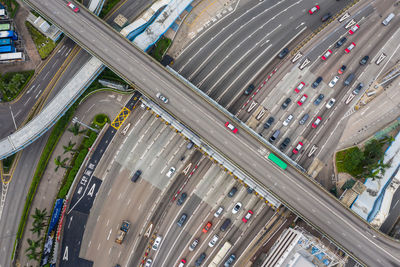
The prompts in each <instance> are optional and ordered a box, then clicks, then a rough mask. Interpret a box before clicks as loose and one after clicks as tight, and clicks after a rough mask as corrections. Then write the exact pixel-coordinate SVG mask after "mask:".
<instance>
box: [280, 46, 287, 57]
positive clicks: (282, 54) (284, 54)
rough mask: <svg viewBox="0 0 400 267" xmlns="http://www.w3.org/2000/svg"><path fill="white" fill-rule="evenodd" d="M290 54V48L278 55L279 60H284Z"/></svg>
mask: <svg viewBox="0 0 400 267" xmlns="http://www.w3.org/2000/svg"><path fill="white" fill-rule="evenodd" d="M288 53H289V48H287V47H286V48H284V49H282V51H281V52H280V53H279V54H278V58H280V59H283V58H284V57H285V56H286V55H287V54H288Z"/></svg>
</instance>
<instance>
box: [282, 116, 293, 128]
mask: <svg viewBox="0 0 400 267" xmlns="http://www.w3.org/2000/svg"><path fill="white" fill-rule="evenodd" d="M292 119H293V115H292V114H290V115H289V116H288V117H287V118H286V120H285V121H284V122H283V126H288V125H289V123H290V121H291V120H292Z"/></svg>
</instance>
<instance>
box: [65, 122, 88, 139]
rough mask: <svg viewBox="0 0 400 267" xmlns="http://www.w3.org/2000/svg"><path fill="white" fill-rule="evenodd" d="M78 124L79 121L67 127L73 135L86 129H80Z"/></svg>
mask: <svg viewBox="0 0 400 267" xmlns="http://www.w3.org/2000/svg"><path fill="white" fill-rule="evenodd" d="M80 127H81V126H80V125H79V123H77V122H75V123H74V125H72V126H71V127H70V128H68V131H70V132H71V133H73V134H74V135H75V136H77V135H79V134H81V133H84V132H86V130H82V131H81V130H80Z"/></svg>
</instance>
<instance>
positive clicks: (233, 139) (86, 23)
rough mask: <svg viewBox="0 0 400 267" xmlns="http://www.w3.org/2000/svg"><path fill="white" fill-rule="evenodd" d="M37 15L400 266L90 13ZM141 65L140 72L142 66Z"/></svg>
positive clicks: (360, 250) (41, 5) (353, 243)
mask: <svg viewBox="0 0 400 267" xmlns="http://www.w3.org/2000/svg"><path fill="white" fill-rule="evenodd" d="M29 3H30V5H33V6H34V7H35V9H37V11H39V12H41V13H42V14H45V15H46V18H48V19H49V20H50V21H51V22H54V23H55V24H56V25H58V26H60V28H62V29H63V31H64V32H65V33H67V34H71V36H73V37H72V38H73V39H75V40H79V43H80V44H81V45H82V46H83V47H85V49H89V50H90V51H91V53H93V54H95V55H96V56H98V57H99V58H100V59H101V60H103V62H107V64H108V65H109V66H110V67H111V68H112V69H113V70H114V71H116V72H117V73H119V74H121V76H122V77H125V78H126V79H129V80H131V81H133V82H134V83H135V84H136V85H137V86H138V87H139V88H141V89H142V90H143V91H144V92H146V94H147V95H149V96H152V97H153V98H154V96H155V95H156V93H157V92H159V91H161V92H162V93H163V94H165V95H166V96H167V97H168V98H169V100H170V101H169V102H168V104H166V105H164V104H161V105H162V106H163V107H164V108H165V109H166V110H167V111H169V112H170V113H171V114H175V116H176V117H178V118H179V120H180V121H182V122H183V123H184V124H185V125H187V126H190V127H191V128H192V129H193V130H194V131H195V132H196V134H198V135H199V136H202V137H203V138H204V139H205V140H207V141H208V142H209V144H210V145H211V146H213V147H215V148H217V149H218V150H219V151H220V152H221V153H222V154H224V155H227V156H229V158H231V160H232V161H233V162H235V163H236V164H237V166H240V168H241V169H243V170H245V171H246V172H247V173H248V174H249V176H251V177H254V178H255V180H256V181H257V182H258V183H259V184H260V185H263V186H264V187H269V189H270V190H271V191H273V192H274V193H275V194H277V195H279V196H280V197H281V198H282V199H285V202H286V204H287V205H289V206H290V207H293V208H295V209H296V211H297V212H299V213H300V214H302V215H303V216H304V217H305V218H307V219H308V220H309V221H311V222H312V223H313V225H315V226H317V227H318V228H320V229H323V230H324V233H325V234H327V235H328V236H329V237H330V238H334V239H335V240H336V242H338V243H340V244H341V245H342V246H344V247H345V248H346V249H347V250H348V251H349V252H351V253H352V254H354V255H355V256H356V257H358V259H360V260H362V262H364V263H366V264H368V265H374V266H396V265H399V264H400V258H399V257H400V256H399V255H398V253H397V252H398V250H399V244H397V243H395V242H393V241H391V240H389V239H387V238H386V237H384V236H381V235H377V236H375V235H374V234H372V233H371V232H370V231H369V229H368V226H367V224H366V223H365V222H363V221H361V220H360V219H358V218H356V217H355V216H354V215H353V214H351V213H350V212H349V211H348V210H346V209H345V208H344V207H343V206H342V205H341V204H340V203H339V202H338V201H337V200H336V199H334V198H333V197H331V196H330V195H329V194H327V193H326V192H324V191H322V190H321V189H320V188H318V187H317V186H316V185H315V184H314V183H312V182H311V181H309V180H308V179H306V178H304V176H303V175H301V174H299V173H298V172H297V171H296V170H295V169H293V168H291V167H289V168H288V169H287V170H286V171H282V170H280V169H278V168H277V167H276V166H274V165H272V163H271V162H269V161H267V160H266V159H265V157H264V156H263V155H261V154H260V153H259V149H260V147H263V145H262V143H261V142H260V141H259V140H258V139H256V138H255V136H253V135H251V134H249V133H248V132H247V131H245V130H244V129H243V128H241V127H240V129H239V132H238V134H233V133H231V132H230V131H229V130H228V129H226V128H225V126H224V123H225V122H226V120H227V119H228V118H227V117H226V115H223V114H222V113H221V112H220V111H218V110H216V109H215V108H213V107H212V106H211V105H210V104H209V103H207V102H206V101H205V100H204V99H203V98H201V97H199V96H198V95H197V94H196V93H195V92H194V91H192V90H190V89H188V88H187V87H186V86H185V85H184V84H183V83H182V82H180V81H178V80H177V79H176V78H174V77H172V76H171V75H170V74H169V73H167V72H166V71H165V70H164V69H163V68H162V67H161V66H160V65H158V64H155V63H154V62H153V60H152V59H150V58H149V57H148V56H147V55H145V54H144V53H143V52H141V51H139V50H137V49H136V48H135V47H134V46H133V45H132V44H131V43H130V42H128V41H127V40H126V39H124V38H123V37H122V36H120V35H119V34H118V33H116V32H115V31H113V30H112V29H111V28H109V27H108V26H107V25H105V24H103V23H102V22H101V21H100V20H99V19H98V18H96V17H94V16H93V15H92V14H89V13H88V12H86V11H85V10H81V12H80V13H77V14H76V13H73V12H72V11H71V10H70V9H69V8H68V7H67V6H66V5H65V2H64V1H52V2H48V1H45V0H35V1H29ZM139 65H140V68H138V67H137V66H139Z"/></svg>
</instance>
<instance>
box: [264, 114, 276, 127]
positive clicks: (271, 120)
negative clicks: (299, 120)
mask: <svg viewBox="0 0 400 267" xmlns="http://www.w3.org/2000/svg"><path fill="white" fill-rule="evenodd" d="M274 121H275V118H274V117H272V116H271V117H269V118H268V120H267V122H266V123H265V124H264V129H268V128H269V127H270V126H271V125H272V123H273V122H274Z"/></svg>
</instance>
